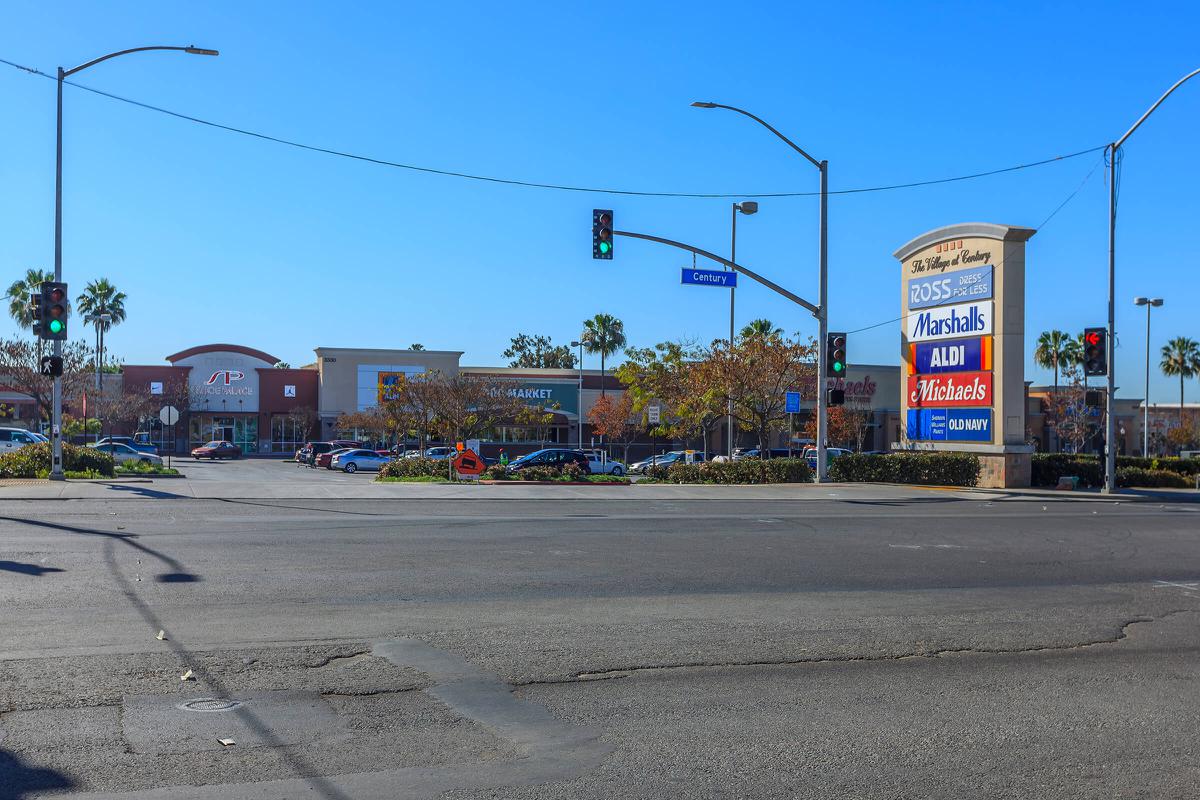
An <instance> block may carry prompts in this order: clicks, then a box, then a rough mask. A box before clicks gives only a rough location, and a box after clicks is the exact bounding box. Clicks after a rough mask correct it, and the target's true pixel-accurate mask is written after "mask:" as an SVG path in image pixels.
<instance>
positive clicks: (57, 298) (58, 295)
mask: <svg viewBox="0 0 1200 800" xmlns="http://www.w3.org/2000/svg"><path fill="white" fill-rule="evenodd" d="M64 297H66V295H65V294H64V293H63V290H62V289H57V288H56V289H51V290H50V299H51V300H53V301H54V302H56V303H61V302H62V299H63V298H64Z"/></svg>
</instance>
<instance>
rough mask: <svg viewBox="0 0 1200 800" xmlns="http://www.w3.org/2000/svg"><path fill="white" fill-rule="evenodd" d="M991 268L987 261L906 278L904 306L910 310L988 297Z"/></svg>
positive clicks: (990, 285) (990, 293)
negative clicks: (952, 269)
mask: <svg viewBox="0 0 1200 800" xmlns="http://www.w3.org/2000/svg"><path fill="white" fill-rule="evenodd" d="M994 269H995V268H994V267H993V266H992V265H991V264H987V265H985V266H982V267H971V268H970V269H961V270H958V271H956V272H947V273H943V274H942V275H938V276H931V277H928V278H911V279H910V280H909V281H908V308H909V310H910V311H911V310H913V309H917V308H930V307H932V306H945V305H950V304H951V303H968V302H971V301H974V300H989V299H991V297H992V272H993V271H994Z"/></svg>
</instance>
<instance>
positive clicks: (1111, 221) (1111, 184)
mask: <svg viewBox="0 0 1200 800" xmlns="http://www.w3.org/2000/svg"><path fill="white" fill-rule="evenodd" d="M1130 133H1132V131H1130ZM1126 135H1128V134H1126ZM1116 244H1117V146H1116V145H1115V144H1112V145H1109V146H1108V325H1107V327H1106V332H1107V334H1108V335H1107V336H1106V337H1105V338H1106V339H1107V341H1106V342H1105V343H1104V346H1105V348H1106V349H1107V350H1108V354H1107V355H1108V359H1107V360H1108V364H1107V366H1108V375H1107V376H1106V377H1105V382H1106V383H1105V388H1106V389H1107V391H1106V392H1105V394H1106V395H1107V396H1106V397H1105V400H1104V493H1105V494H1112V493H1113V492H1115V491H1116V489H1117V448H1116V434H1117V417H1116V414H1115V413H1113V412H1114V411H1116V403H1115V402H1114V400H1115V398H1114V397H1113V394H1114V393H1115V392H1116V385H1115V378H1114V373H1115V372H1116V369H1115V364H1114V358H1113V355H1114V351H1115V350H1116V347H1115V342H1116V335H1115V331H1114V328H1115V327H1116V318H1117V316H1116V314H1117V309H1116V302H1115V298H1116V293H1117V257H1116Z"/></svg>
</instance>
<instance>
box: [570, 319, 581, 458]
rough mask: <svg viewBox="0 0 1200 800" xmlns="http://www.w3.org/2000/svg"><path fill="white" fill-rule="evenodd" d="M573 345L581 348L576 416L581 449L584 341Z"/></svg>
mask: <svg viewBox="0 0 1200 800" xmlns="http://www.w3.org/2000/svg"><path fill="white" fill-rule="evenodd" d="M571 347H578V348H579V409H578V411H577V412H576V414H575V416H576V417H577V419H576V421H575V428H576V429H577V430H578V432H579V435H578V438H579V449H580V450H582V449H583V342H571Z"/></svg>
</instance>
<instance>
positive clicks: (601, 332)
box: [579, 314, 625, 397]
mask: <svg viewBox="0 0 1200 800" xmlns="http://www.w3.org/2000/svg"><path fill="white" fill-rule="evenodd" d="M579 340H580V341H581V342H583V349H584V350H587V351H588V352H589V353H592V354H593V355H595V354H596V353H599V354H600V396H601V397H603V396H604V359H606V358H607V357H608V356H611V355H612V354H613V353H615V352H617V351H618V350H620V349H622V348H623V347H625V323H624V322H621V320H619V319H617V318H616V317H614V316H613V315H612V314H597V315H596V316H594V317H592V318H591V319H585V320H584V321H583V336H581V337H580V339H579Z"/></svg>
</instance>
